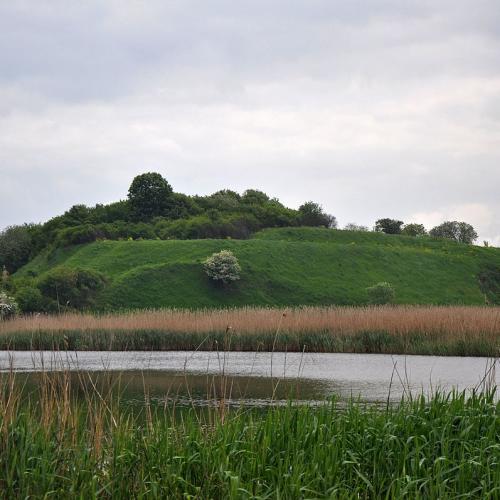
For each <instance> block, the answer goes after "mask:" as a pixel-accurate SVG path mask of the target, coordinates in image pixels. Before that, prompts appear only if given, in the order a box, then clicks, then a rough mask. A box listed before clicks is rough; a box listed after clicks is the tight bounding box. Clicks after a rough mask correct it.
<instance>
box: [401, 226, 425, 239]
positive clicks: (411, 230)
mask: <svg viewBox="0 0 500 500" xmlns="http://www.w3.org/2000/svg"><path fill="white" fill-rule="evenodd" d="M401 233H402V234H404V235H406V236H415V237H416V236H426V235H427V231H426V230H425V227H424V225H423V224H415V223H412V224H405V226H404V228H403V230H402V231H401Z"/></svg>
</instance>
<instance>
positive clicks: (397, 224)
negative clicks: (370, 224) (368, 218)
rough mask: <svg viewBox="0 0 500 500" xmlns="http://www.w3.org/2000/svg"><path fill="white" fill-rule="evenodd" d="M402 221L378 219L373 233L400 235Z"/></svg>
mask: <svg viewBox="0 0 500 500" xmlns="http://www.w3.org/2000/svg"><path fill="white" fill-rule="evenodd" d="M402 225H403V221H402V220H396V219H387V218H386V219H379V220H378V221H376V222H375V231H378V232H383V233H385V234H401V226H402Z"/></svg>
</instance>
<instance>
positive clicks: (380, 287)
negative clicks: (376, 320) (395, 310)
mask: <svg viewBox="0 0 500 500" xmlns="http://www.w3.org/2000/svg"><path fill="white" fill-rule="evenodd" d="M366 292H367V293H368V301H369V303H370V304H377V305H381V304H392V303H393V302H394V298H395V296H396V292H395V290H394V287H393V286H392V285H391V284H390V283H387V282H386V281H382V282H380V283H377V284H376V285H373V286H370V287H368V288H367V289H366Z"/></svg>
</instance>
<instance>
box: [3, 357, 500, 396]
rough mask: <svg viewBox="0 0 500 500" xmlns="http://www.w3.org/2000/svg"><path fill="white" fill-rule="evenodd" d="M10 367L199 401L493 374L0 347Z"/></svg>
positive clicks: (407, 360) (419, 362) (415, 389)
mask: <svg viewBox="0 0 500 500" xmlns="http://www.w3.org/2000/svg"><path fill="white" fill-rule="evenodd" d="M493 366H495V365H493ZM11 368H13V369H14V370H15V371H16V372H22V373H23V375H21V374H20V375H19V376H20V378H27V379H28V381H29V382H30V383H33V382H36V379H37V377H39V376H40V375H39V374H40V372H41V371H60V370H70V371H71V372H72V379H73V380H74V381H75V383H76V382H77V381H78V380H81V379H82V377H92V379H93V380H98V381H99V383H103V382H105V383H106V384H112V385H115V386H117V387H118V386H119V387H120V390H121V391H122V394H123V397H124V398H125V399H126V400H128V401H130V402H141V401H144V393H145V391H146V392H147V393H148V394H149V396H150V398H151V400H153V401H156V402H158V403H169V402H171V401H173V400H175V401H177V402H178V403H180V404H183V403H185V404H188V403H189V404H192V403H194V404H201V405H203V404H208V403H209V402H210V400H213V399H217V398H220V397H221V396H223V395H225V397H226V398H227V399H228V400H229V401H230V403H232V404H235V405H239V404H241V403H242V402H243V403H244V404H250V405H259V406H260V405H267V404H271V403H273V404H274V403H275V402H278V403H279V402H280V401H284V400H286V399H287V398H288V397H294V398H295V399H298V400H301V401H311V402H312V401H319V400H322V399H325V398H328V397H330V396H332V395H337V396H339V397H340V398H349V397H351V396H354V397H359V398H361V399H363V400H365V401H369V402H380V401H386V400H387V399H388V398H389V399H391V400H392V401H398V400H400V399H401V397H402V396H403V395H404V394H405V393H408V392H412V393H413V394H418V393H420V392H422V391H423V392H424V393H429V392H432V391H433V390H435V389H442V390H450V389H452V388H456V389H458V390H463V389H472V388H475V387H478V386H480V385H481V382H482V380H483V379H484V377H485V373H486V372H488V370H489V372H488V373H489V376H488V380H489V382H490V383H492V384H495V385H496V384H498V380H499V375H498V373H495V369H494V368H493V369H492V361H491V360H487V359H486V358H473V357H440V356H388V355H382V354H314V353H306V354H299V353H290V354H284V353H274V354H271V353H250V352H230V353H226V354H225V355H224V354H219V355H218V354H217V353H215V352H67V353H53V352H26V351H14V352H12V351H11V352H5V351H0V370H1V371H8V370H10V369H11ZM496 372H498V370H496ZM223 375H224V376H223ZM391 380H392V383H391Z"/></svg>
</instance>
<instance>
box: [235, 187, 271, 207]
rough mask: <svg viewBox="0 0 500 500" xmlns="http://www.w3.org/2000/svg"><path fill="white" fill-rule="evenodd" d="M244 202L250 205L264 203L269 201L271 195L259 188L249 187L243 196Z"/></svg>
mask: <svg viewBox="0 0 500 500" xmlns="http://www.w3.org/2000/svg"><path fill="white" fill-rule="evenodd" d="M241 201H242V202H243V203H247V204H248V205H263V204H264V203H266V202H268V201H269V196H267V194H266V193H264V192H262V191H259V190H258V189H247V190H246V191H245V192H244V193H243V196H242V197H241Z"/></svg>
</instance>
